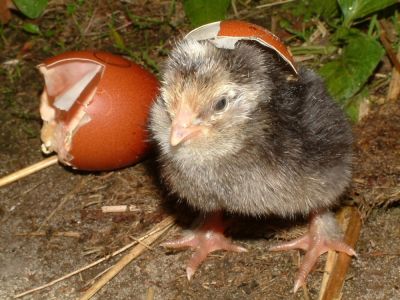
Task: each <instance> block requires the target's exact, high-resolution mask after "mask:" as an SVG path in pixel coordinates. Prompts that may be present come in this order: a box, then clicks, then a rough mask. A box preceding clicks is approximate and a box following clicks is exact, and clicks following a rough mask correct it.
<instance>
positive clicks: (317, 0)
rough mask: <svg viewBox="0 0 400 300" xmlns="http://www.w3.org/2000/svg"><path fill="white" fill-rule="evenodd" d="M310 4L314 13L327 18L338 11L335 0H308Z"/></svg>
mask: <svg viewBox="0 0 400 300" xmlns="http://www.w3.org/2000/svg"><path fill="white" fill-rule="evenodd" d="M310 6H311V8H312V10H313V11H314V12H315V13H317V14H318V15H320V16H322V17H324V18H327V19H329V18H331V17H334V16H335V15H337V13H338V12H339V7H338V3H337V0H324V1H321V0H310Z"/></svg>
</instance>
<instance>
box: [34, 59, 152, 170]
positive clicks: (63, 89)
mask: <svg viewBox="0 0 400 300" xmlns="http://www.w3.org/2000/svg"><path fill="white" fill-rule="evenodd" d="M38 67H39V69H40V71H41V72H42V73H43V75H44V77H45V89H44V92H43V94H42V99H41V108H40V112H41V116H42V119H43V127H42V132H41V135H42V141H43V145H42V148H43V149H44V152H52V151H55V152H57V153H58V158H59V160H60V161H61V162H62V163H64V164H67V165H71V166H72V167H74V168H77V169H81V170H112V169H117V168H121V167H124V166H127V165H130V164H133V163H135V162H137V161H139V160H140V159H142V158H143V157H144V156H145V155H146V153H147V150H148V149H149V146H148V144H147V131H146V126H147V118H148V114H149V110H150V107H151V104H152V102H153V100H154V99H155V97H156V94H157V92H158V86H159V83H158V80H157V79H156V78H155V76H154V75H152V74H151V73H150V72H148V71H146V70H145V69H143V68H142V67H140V66H139V65H137V64H135V63H133V62H131V61H129V60H127V59H124V58H122V57H120V56H117V55H113V54H110V53H106V52H95V51H77V52H66V53H63V54H61V55H58V56H55V57H52V58H49V59H47V60H45V61H44V62H43V63H42V64H41V65H39V66H38Z"/></svg>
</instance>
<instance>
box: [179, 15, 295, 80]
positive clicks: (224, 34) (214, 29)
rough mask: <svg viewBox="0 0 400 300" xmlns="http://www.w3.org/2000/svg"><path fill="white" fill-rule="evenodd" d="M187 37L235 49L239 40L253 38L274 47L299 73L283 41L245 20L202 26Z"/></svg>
mask: <svg viewBox="0 0 400 300" xmlns="http://www.w3.org/2000/svg"><path fill="white" fill-rule="evenodd" d="M185 38H186V39H195V40H198V41H200V40H209V41H210V42H212V43H213V44H214V45H215V46H216V47H218V48H225V49H234V47H235V44H236V42H237V41H239V40H252V41H257V42H258V43H260V44H262V45H264V46H266V47H268V48H271V49H273V50H274V51H275V52H276V53H278V55H279V56H280V57H282V58H283V59H284V60H285V61H286V62H287V63H288V64H289V65H290V67H291V68H292V69H293V71H294V72H295V73H296V74H297V73H298V72H297V69H296V66H295V63H294V60H293V56H292V54H291V53H290V51H289V49H288V48H287V47H286V46H285V45H284V44H283V43H282V41H281V40H280V39H279V38H278V37H277V36H276V35H274V34H273V33H272V32H270V31H268V30H267V29H265V28H263V27H261V26H258V25H255V24H252V23H248V22H244V21H238V20H226V21H218V22H214V23H209V24H206V25H203V26H200V27H198V28H196V29H194V30H192V31H191V32H189V33H188V34H187V35H186V36H185Z"/></svg>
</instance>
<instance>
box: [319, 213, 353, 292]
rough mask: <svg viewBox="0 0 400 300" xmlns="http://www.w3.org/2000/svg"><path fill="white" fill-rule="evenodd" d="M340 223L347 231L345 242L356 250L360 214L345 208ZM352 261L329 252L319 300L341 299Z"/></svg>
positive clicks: (342, 255) (349, 258) (344, 254)
mask: <svg viewBox="0 0 400 300" xmlns="http://www.w3.org/2000/svg"><path fill="white" fill-rule="evenodd" d="M339 223H340V224H342V226H343V227H344V230H345V235H344V240H345V242H346V243H347V244H348V245H349V246H351V247H353V248H354V247H355V245H356V243H357V240H358V238H359V236H360V230H361V217H360V213H359V212H358V210H357V209H356V208H354V207H350V206H347V207H344V208H343V209H342V210H341V211H340V214H339ZM350 261H351V257H350V256H348V255H347V254H346V253H336V252H334V251H329V253H328V259H327V262H326V265H325V273H324V278H323V280H322V285H321V289H320V293H319V297H318V299H319V300H332V299H334V300H340V299H341V297H342V288H343V284H344V280H345V277H346V272H347V269H348V268H349V265H350Z"/></svg>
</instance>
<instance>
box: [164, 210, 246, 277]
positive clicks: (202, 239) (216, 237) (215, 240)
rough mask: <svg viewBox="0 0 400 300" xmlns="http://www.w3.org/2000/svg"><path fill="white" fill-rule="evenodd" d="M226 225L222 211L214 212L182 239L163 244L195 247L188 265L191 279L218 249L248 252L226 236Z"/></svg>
mask: <svg viewBox="0 0 400 300" xmlns="http://www.w3.org/2000/svg"><path fill="white" fill-rule="evenodd" d="M226 226H227V224H226V222H224V220H223V218H222V213H214V214H212V215H210V216H208V217H207V218H206V220H205V221H204V223H203V224H202V225H201V226H200V227H199V228H197V229H195V230H192V231H190V232H189V233H187V234H185V235H184V236H183V237H182V238H180V239H177V240H174V241H169V242H165V243H163V244H162V246H164V247H167V248H174V249H180V248H192V249H194V253H193V255H192V257H191V258H190V260H189V262H188V264H187V267H186V275H187V278H188V280H190V279H191V278H192V276H193V274H194V273H195V271H196V270H197V268H198V267H199V266H200V264H201V263H202V262H203V261H204V260H205V259H206V258H207V255H208V254H209V253H211V252H214V251H217V250H226V251H234V252H247V250H246V249H245V248H243V247H241V246H238V245H234V244H233V243H232V241H231V240H230V239H229V238H227V237H225V235H224V231H225V229H226Z"/></svg>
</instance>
